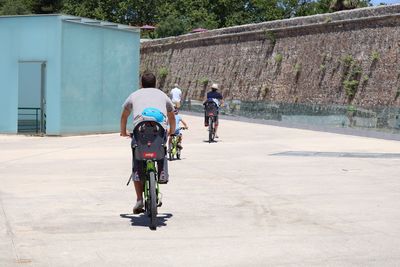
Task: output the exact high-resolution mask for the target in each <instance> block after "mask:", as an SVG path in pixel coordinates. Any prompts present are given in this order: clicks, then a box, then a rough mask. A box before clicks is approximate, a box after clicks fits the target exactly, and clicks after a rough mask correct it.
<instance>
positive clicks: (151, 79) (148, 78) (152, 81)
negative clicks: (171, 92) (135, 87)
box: [142, 72, 156, 88]
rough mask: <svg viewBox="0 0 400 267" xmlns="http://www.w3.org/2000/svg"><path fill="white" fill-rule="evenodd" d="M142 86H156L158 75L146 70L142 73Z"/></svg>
mask: <svg viewBox="0 0 400 267" xmlns="http://www.w3.org/2000/svg"><path fill="white" fill-rule="evenodd" d="M142 87H143V88H155V87H156V76H154V74H153V73H151V72H145V73H143V74H142Z"/></svg>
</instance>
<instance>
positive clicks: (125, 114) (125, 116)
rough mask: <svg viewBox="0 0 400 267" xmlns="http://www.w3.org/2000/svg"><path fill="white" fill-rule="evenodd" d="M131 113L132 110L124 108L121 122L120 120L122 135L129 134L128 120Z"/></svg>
mask: <svg viewBox="0 0 400 267" xmlns="http://www.w3.org/2000/svg"><path fill="white" fill-rule="evenodd" d="M130 114H131V111H130V110H129V109H127V108H124V110H123V111H122V114H121V122H120V131H119V135H120V136H129V134H128V132H127V131H126V123H127V121H128V117H129V115H130Z"/></svg>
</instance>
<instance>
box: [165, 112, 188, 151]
mask: <svg viewBox="0 0 400 267" xmlns="http://www.w3.org/2000/svg"><path fill="white" fill-rule="evenodd" d="M174 113H175V121H176V130H175V135H176V136H178V138H179V141H178V148H179V149H183V147H182V133H181V131H180V127H179V124H180V123H181V122H182V124H183V126H184V127H185V128H186V129H189V127H188V126H187V123H186V122H185V121H184V120H183V119H182V116H181V115H179V109H178V108H177V107H176V106H175V111H174ZM171 142H172V136H170V137H169V141H168V144H169V147H171Z"/></svg>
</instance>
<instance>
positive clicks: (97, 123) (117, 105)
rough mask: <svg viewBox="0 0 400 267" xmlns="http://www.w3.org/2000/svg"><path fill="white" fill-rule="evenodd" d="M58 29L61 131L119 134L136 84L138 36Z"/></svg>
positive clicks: (72, 27) (69, 26)
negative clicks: (126, 102)
mask: <svg viewBox="0 0 400 267" xmlns="http://www.w3.org/2000/svg"><path fill="white" fill-rule="evenodd" d="M62 29H63V31H62V32H63V35H62V47H63V49H62V85H61V125H62V126H61V131H62V132H63V133H78V132H87V133H91V132H115V131H118V130H119V121H120V114H121V105H122V103H123V101H124V100H125V98H126V97H127V96H128V95H129V94H130V93H131V92H132V91H133V90H135V89H137V87H138V84H139V83H138V76H139V53H140V36H139V33H132V32H126V31H118V30H115V29H112V28H111V29H105V28H100V27H98V26H91V25H81V24H77V23H73V22H67V21H66V22H63V25H62Z"/></svg>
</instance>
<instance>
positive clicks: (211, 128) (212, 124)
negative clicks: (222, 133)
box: [208, 117, 214, 143]
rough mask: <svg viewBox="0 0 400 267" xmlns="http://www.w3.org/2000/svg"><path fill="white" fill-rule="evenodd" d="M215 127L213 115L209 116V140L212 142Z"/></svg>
mask: <svg viewBox="0 0 400 267" xmlns="http://www.w3.org/2000/svg"><path fill="white" fill-rule="evenodd" d="M213 127H214V122H213V119H212V117H209V118H208V142H209V143H211V142H212V141H213V131H214V129H213Z"/></svg>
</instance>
